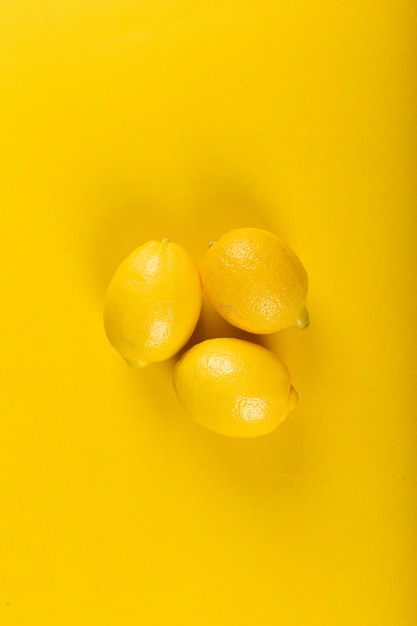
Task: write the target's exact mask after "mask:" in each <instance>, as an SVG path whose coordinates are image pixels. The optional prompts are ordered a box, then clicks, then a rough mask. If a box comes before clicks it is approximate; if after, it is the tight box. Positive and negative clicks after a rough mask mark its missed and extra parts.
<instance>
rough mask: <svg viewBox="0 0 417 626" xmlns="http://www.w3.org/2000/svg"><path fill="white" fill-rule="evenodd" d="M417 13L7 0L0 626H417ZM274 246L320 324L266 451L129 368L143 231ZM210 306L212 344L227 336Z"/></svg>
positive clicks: (265, 441) (0, 189)
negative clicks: (123, 316)
mask: <svg viewBox="0 0 417 626" xmlns="http://www.w3.org/2000/svg"><path fill="white" fill-rule="evenodd" d="M416 14H417V6H416V3H415V2H414V1H413V0H396V2H391V1H388V0H371V1H370V2H362V1H360V0H350V1H349V2H331V1H330V0H327V1H326V0H318V1H317V2H308V1H307V0H295V1H294V2H293V1H291V2H277V1H275V0H268V1H266V2H258V1H255V0H230V1H229V2H220V0H158V1H156V0H155V1H151V0H121V1H120V2H116V1H114V0H100V1H98V0H89V1H88V2H82V1H81V0H71V1H70V0H30V1H29V0H0V68H1V80H0V138H1V143H0V153H1V157H0V159H1V162H0V179H1V182H0V212H1V222H0V226H1V227H0V238H1V242H0V254H1V269H0V280H1V283H0V284H1V305H0V333H1V338H0V352H1V365H0V396H1V406H0V427H1V432H0V481H1V491H0V493H1V500H0V506H1V512H0V572H1V574H0V578H1V580H0V623H1V624H2V625H4V626H9V625H13V626H14V625H19V626H38V625H39V626H96V625H97V626H107V625H113V624H114V625H117V626H131V625H132V626H133V625H135V626H137V625H143V626H200V625H201V626H206V625H207V626H208V625H210V626H211V625H213V624H214V625H218V626H220V625H223V624H224V625H226V624H227V625H231V626H234V625H237V626H249V625H250V626H274V625H275V624H277V625H278V624H280V625H281V624H282V625H285V626H345V625H346V626H413V625H415V624H416V623H417V606H416V604H417V603H416V601H415V597H416V594H415V580H416V543H417V540H416V522H417V520H416V510H417V509H416V496H415V494H416V485H417V481H416V466H417V462H416V452H415V451H416V444H417V437H416V430H417V426H416V415H417V411H416V409H417V407H416V401H415V399H416V369H417V362H416V341H415V339H416V329H415V311H416V306H417V297H416V264H415V249H416V245H417V225H416V208H415V206H416V204H415V203H416V200H417V191H416V186H415V180H416V179H417V177H416V167H415V164H416V157H417V142H416V131H415V110H416V109H415V106H416V103H417V98H416V90H415V71H414V70H415V64H416V61H415V59H416V58H417V57H416V52H417V50H416V47H417V46H416V38H415V23H416V17H417V15H416ZM247 225H251V226H258V227H263V228H267V229H268V230H272V231H273V232H276V233H277V234H279V235H281V236H282V237H283V238H284V239H285V240H286V241H287V242H288V244H289V245H291V246H292V247H293V248H294V249H295V250H296V252H297V253H298V254H299V256H300V257H301V259H302V260H303V262H304V264H305V266H306V268H307V270H308V273H309V277H310V294H309V300H308V304H309V311H310V316H311V326H310V328H309V329H307V330H305V331H296V330H289V331H283V332H282V333H280V334H278V335H276V336H270V337H269V338H268V340H267V341H265V344H266V345H268V346H270V347H272V348H273V349H274V350H277V352H278V353H279V354H280V355H281V356H282V357H283V359H284V360H285V361H286V362H287V364H288V366H289V368H290V370H291V372H292V377H293V383H294V386H295V387H296V389H297V391H298V393H299V396H300V403H299V407H298V409H297V410H296V411H295V412H293V413H292V414H291V416H290V418H289V419H288V420H287V421H286V422H285V423H284V424H283V425H282V426H281V427H280V428H279V430H278V431H277V432H276V433H274V434H273V435H270V436H267V437H264V438H260V439H257V440H243V441H242V440H233V439H226V438H222V437H221V436H217V435H215V434H212V433H209V432H206V431H204V430H203V429H201V428H199V427H198V426H197V425H193V424H191V423H189V422H188V420H187V419H186V417H185V416H184V414H183V412H182V410H181V409H180V407H179V406H178V405H177V403H176V400H175V397H174V392H173V390H172V385H171V372H172V366H173V363H172V362H168V363H166V364H163V365H160V366H153V367H150V368H149V369H148V370H146V371H143V372H140V371H133V370H130V369H129V368H127V366H125V364H124V363H123V361H122V359H121V358H120V357H119V355H118V354H117V353H116V352H115V351H114V350H113V349H112V348H111V346H110V345H109V344H108V342H107V340H106V338H105V335H104V331H103V326H102V302H103V295H104V292H105V289H106V286H107V284H108V282H109V280H110V277H111V275H112V273H113V271H114V270H115V269H116V267H117V265H118V263H119V262H120V261H121V260H122V259H123V258H124V257H125V256H126V255H127V254H128V253H129V252H130V251H131V250H132V249H133V248H134V247H136V246H137V245H139V244H141V243H143V242H144V241H146V240H147V239H151V238H162V237H168V238H170V239H171V240H175V241H178V242H179V243H181V244H183V245H184V246H185V247H187V249H188V250H189V252H190V253H191V254H192V255H193V256H194V258H195V259H196V260H197V261H199V260H200V259H201V256H202V254H203V253H204V251H205V249H206V246H207V244H208V242H209V241H211V240H214V239H216V238H217V237H218V236H219V235H220V234H222V233H223V232H225V231H226V230H228V229H229V228H232V227H239V226H247ZM230 332H231V331H230V329H228V327H227V326H225V325H223V324H222V323H220V322H219V321H218V320H216V318H215V317H214V316H212V315H211V313H210V311H206V312H205V314H204V316H203V318H202V321H201V323H200V326H199V328H198V330H197V334H196V338H204V337H208V336H215V335H216V334H217V335H221V334H229V333H230Z"/></svg>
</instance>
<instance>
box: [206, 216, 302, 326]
mask: <svg viewBox="0 0 417 626" xmlns="http://www.w3.org/2000/svg"><path fill="white" fill-rule="evenodd" d="M201 278H202V283H203V288H204V291H205V293H206V294H207V297H208V299H209V300H210V302H211V303H212V305H213V307H214V308H215V309H216V311H217V312H218V313H219V314H220V315H221V316H222V317H223V318H224V319H225V320H227V321H228V322H229V323H230V324H232V325H233V326H236V327H237V328H240V329H242V330H245V331H247V332H250V333H255V334H269V333H274V332H276V331H278V330H281V329H283V328H289V327H297V328H305V327H306V326H308V324H309V316H308V312H307V308H306V298H307V291H308V277H307V272H306V270H305V268H304V266H303V264H302V263H301V261H300V259H299V258H298V256H297V255H296V254H295V252H293V250H292V249H291V248H289V247H288V246H287V245H286V244H285V243H284V242H283V241H282V240H281V239H280V238H279V237H277V236H276V235H275V234H273V233H270V232H268V231H265V230H262V229H259V228H238V229H235V230H231V231H229V232H228V233H226V234H225V235H223V236H222V237H220V239H219V240H218V241H217V242H215V243H213V244H212V245H211V246H210V247H209V249H208V250H207V252H206V254H205V256H204V259H203V262H202V266H201Z"/></svg>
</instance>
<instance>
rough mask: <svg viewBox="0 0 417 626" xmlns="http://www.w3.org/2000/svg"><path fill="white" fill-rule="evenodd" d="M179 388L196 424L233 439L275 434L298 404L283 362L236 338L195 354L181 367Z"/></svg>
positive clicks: (197, 348) (176, 373)
mask: <svg viewBox="0 0 417 626" xmlns="http://www.w3.org/2000/svg"><path fill="white" fill-rule="evenodd" d="M174 388H175V391H176V394H177V397H178V399H179V401H180V403H181V404H182V405H183V406H184V408H185V409H186V411H187V412H188V413H189V414H190V416H191V417H192V418H193V419H194V420H195V421H196V422H198V423H199V424H200V425H201V426H204V427H205V428H208V429H209V430H212V431H214V432H216V433H220V434H222V435H228V436H230V437H258V436H260V435H266V434H268V433H270V432H272V431H273V430H274V429H275V428H276V427H277V426H278V424H279V423H280V422H282V420H283V419H285V417H286V416H287V415H288V413H289V412H290V411H291V410H292V409H293V408H295V406H296V405H297V401H298V395H297V392H296V391H295V389H294V388H293V387H292V385H291V381H290V375H289V372H288V369H287V367H286V366H285V365H284V363H283V362H282V361H281V359H279V358H278V357H277V356H276V355H275V354H274V353H273V352H271V351H270V350H268V349H267V348H264V347H262V346H258V345H256V344H254V343H251V342H250V341H243V340H241V339H234V338H223V339H221V338H219V339H207V340H206V341H203V342H201V343H199V344H196V345H195V346H193V347H192V348H190V349H189V350H188V351H187V352H186V353H185V354H184V355H183V356H182V357H181V359H180V360H179V361H178V363H177V364H176V366H175V370H174Z"/></svg>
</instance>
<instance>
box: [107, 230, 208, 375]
mask: <svg viewBox="0 0 417 626" xmlns="http://www.w3.org/2000/svg"><path fill="white" fill-rule="evenodd" d="M201 300H202V291H201V281H200V275H199V271H198V268H197V266H196V265H195V263H194V262H193V260H192V259H191V258H190V256H189V255H188V253H187V252H186V251H185V250H184V249H183V248H182V247H181V246H180V245H179V244H177V243H174V242H170V241H168V240H163V241H149V242H147V243H145V244H143V245H142V246H140V247H139V248H137V249H136V250H134V251H133V252H132V253H131V254H130V255H129V256H128V257H127V258H126V259H125V260H124V261H123V262H122V263H121V265H120V266H119V268H118V269H117V270H116V272H115V274H114V276H113V278H112V280H111V283H110V285H109V288H108V290H107V294H106V297H105V302H104V328H105V331H106V334H107V337H108V339H109V341H110V343H111V344H112V346H113V347H114V348H115V349H116V350H117V351H118V352H119V353H120V354H121V355H122V357H123V358H124V359H125V360H126V362H127V363H128V364H129V365H130V366H132V367H144V366H146V365H148V364H149V363H154V362H159V361H164V360H166V359H169V358H171V357H172V356H174V355H175V354H176V353H177V352H178V351H179V350H180V349H181V348H182V347H183V346H184V345H185V344H186V343H187V341H188V340H189V338H190V337H191V335H192V333H193V331H194V328H195V326H196V324H197V321H198V318H199V315H200V310H201Z"/></svg>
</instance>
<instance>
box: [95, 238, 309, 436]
mask: <svg viewBox="0 0 417 626" xmlns="http://www.w3.org/2000/svg"><path fill="white" fill-rule="evenodd" d="M307 288H308V280H307V273H306V271H305V269H304V266H303V264H302V263H301V261H300V259H299V258H298V256H297V255H296V254H295V253H294V252H293V250H292V249H291V248H289V247H288V246H287V245H286V244H284V243H283V241H282V240H281V239H280V238H278V237H277V236H276V235H275V234H273V233H270V232H267V231H265V230H261V229H258V228H239V229H235V230H232V231H230V232H228V233H226V234H225V235H223V236H222V237H220V239H218V241H216V242H215V243H214V244H211V245H210V247H209V248H208V250H207V251H206V253H205V256H204V258H203V261H202V263H201V267H200V269H198V267H197V265H196V264H195V262H194V261H193V259H192V258H191V257H190V256H189V254H188V253H187V252H186V251H185V250H184V248H183V247H182V246H180V245H179V244H177V243H174V242H171V241H169V240H167V239H163V240H162V241H149V242H147V243H145V244H143V245H142V246H140V247H139V248H137V249H136V250H134V251H133V252H132V253H131V254H130V255H129V256H128V257H127V258H126V259H125V260H124V261H123V262H122V264H121V265H120V266H119V268H118V269H117V270H116V273H115V274H114V276H113V279H112V281H111V283H110V285H109V288H108V291H107V294H106V298H105V305H104V325H105V330H106V334H107V336H108V339H109V341H110V343H111V344H112V345H113V346H114V348H116V350H117V351H118V352H119V353H120V354H121V355H122V357H123V358H124V359H125V360H126V362H127V363H128V364H129V365H130V366H132V367H137V368H141V367H145V366H146V365H148V364H150V363H156V362H160V361H164V360H166V359H169V358H171V357H173V356H174V355H176V354H177V353H178V352H179V351H180V350H181V349H182V348H184V346H185V345H186V344H187V342H188V341H189V339H190V338H191V335H192V334H193V331H194V329H195V327H196V324H197V322H198V319H199V317H200V311H201V305H202V290H204V292H205V294H206V295H207V298H208V300H209V301H210V302H211V304H212V305H213V307H214V309H215V310H216V311H217V312H218V313H219V314H220V315H221V316H222V317H223V318H224V319H225V320H227V322H229V323H230V324H232V325H233V326H235V327H237V328H239V329H242V330H244V331H247V332H249V333H253V334H258V335H259V334H269V333H275V332H276V331H278V330H281V329H284V328H289V327H298V328H304V327H306V326H307V325H308V323H309V319H308V313H307V309H306V304H305V303H306V296H307ZM174 388H175V391H176V394H177V397H178V399H179V401H180V403H181V404H182V405H183V406H184V408H185V409H186V411H187V412H188V413H189V414H190V415H191V417H192V418H193V419H194V420H195V421H196V422H198V423H199V424H201V425H202V426H204V427H206V428H208V429H209V430H212V431H215V432H217V433H221V434H223V435H229V436H232V437H256V436H259V435H265V434H267V433H270V432H271V431H273V430H274V429H275V428H276V427H277V426H278V424H279V423H280V422H282V420H283V419H284V418H285V417H286V416H287V415H288V413H289V412H290V411H291V410H292V409H293V408H295V406H296V405H297V401H298V396H297V392H296V391H295V390H294V388H293V387H292V385H291V380H290V374H289V372H288V369H287V367H286V366H285V364H284V363H283V362H282V361H281V359H280V358H279V357H278V356H277V355H276V354H274V353H273V352H272V351H271V350H269V349H267V348H265V347H263V346H260V345H258V344H256V343H253V342H251V341H245V340H241V339H236V338H231V337H222V338H215V339H207V340H205V341H202V342H201V343H197V344H196V345H194V346H192V347H191V348H190V349H189V350H187V351H186V352H185V353H184V354H183V355H182V357H181V358H180V359H179V361H178V362H177V364H176V366H175V369H174Z"/></svg>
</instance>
